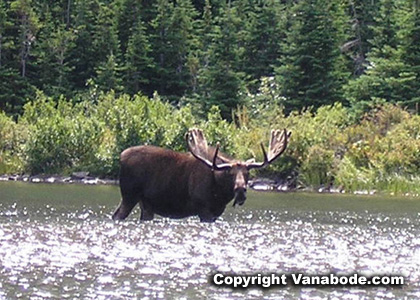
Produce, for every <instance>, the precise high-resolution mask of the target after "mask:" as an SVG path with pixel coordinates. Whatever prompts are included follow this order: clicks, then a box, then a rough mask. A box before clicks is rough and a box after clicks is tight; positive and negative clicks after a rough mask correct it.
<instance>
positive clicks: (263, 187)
mask: <svg viewBox="0 0 420 300" xmlns="http://www.w3.org/2000/svg"><path fill="white" fill-rule="evenodd" d="M0 182H24V183H32V184H38V183H41V184H42V183H44V184H77V185H119V180H118V179H109V178H105V179H104V178H99V177H96V176H90V174H89V173H88V172H74V173H72V174H71V175H68V176H63V175H27V174H24V175H18V174H12V175H9V174H3V175H0ZM248 187H249V188H250V189H252V190H254V191H258V192H277V193H290V192H308V193H317V194H320V193H325V194H355V195H375V194H376V193H377V191H376V190H374V189H372V190H360V191H354V192H348V191H345V190H344V189H342V188H337V187H334V186H332V185H330V186H320V187H319V188H317V189H316V188H311V187H296V186H294V185H293V184H291V183H290V182H287V181H283V182H277V181H275V180H271V179H267V178H254V179H251V180H249V182H248ZM407 196H408V195H407ZM411 196H416V195H411Z"/></svg>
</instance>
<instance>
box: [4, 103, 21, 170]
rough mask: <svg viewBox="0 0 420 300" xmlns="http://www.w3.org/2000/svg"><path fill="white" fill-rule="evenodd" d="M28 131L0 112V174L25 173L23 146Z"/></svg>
mask: <svg viewBox="0 0 420 300" xmlns="http://www.w3.org/2000/svg"><path fill="white" fill-rule="evenodd" d="M26 136H27V131H26V128H25V127H24V126H21V125H19V124H17V123H15V122H14V121H13V120H12V118H11V117H9V116H7V115H6V114H5V113H4V112H3V111H0V174H5V173H20V172H22V171H23V157H22V145H23V143H24V142H25V140H26Z"/></svg>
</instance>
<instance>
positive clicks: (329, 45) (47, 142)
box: [0, 0, 420, 194]
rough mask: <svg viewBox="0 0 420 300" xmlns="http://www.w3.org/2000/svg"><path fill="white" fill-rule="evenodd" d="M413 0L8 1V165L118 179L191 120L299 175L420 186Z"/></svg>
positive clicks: (1, 40) (416, 8) (1, 101)
mask: <svg viewBox="0 0 420 300" xmlns="http://www.w3.org/2000/svg"><path fill="white" fill-rule="evenodd" d="M419 102H420V0H329V1H327V0H304V1H303V0H302V1H301V0H176V1H171V0H153V1H146V0H83V1H80V0H59V1H50V0H43V1H40V0H14V1H11V0H0V173H21V174H23V173H25V174H65V173H69V172H74V171H79V170H83V171H88V172H90V173H92V174H96V175H98V176H102V177H116V176H117V174H118V158H119V153H120V152H121V151H122V150H123V149H125V148H127V147H129V146H132V145H138V144H145V143H148V144H154V145H158V146H162V147H166V148H171V149H174V150H177V151H186V145H185V142H184V138H183V136H184V134H185V132H186V131H187V129H188V128H190V127H193V126H198V127H201V128H203V130H204V131H205V133H206V135H207V136H208V140H209V142H211V143H215V142H217V141H220V143H221V146H222V148H223V151H226V152H228V153H230V154H232V155H235V156H237V157H245V158H249V156H254V157H256V158H257V159H258V158H259V159H261V150H260V146H259V144H260V142H264V143H267V140H268V136H269V131H270V129H272V128H285V127H286V128H288V129H289V130H291V131H292V132H293V133H292V137H291V141H290V145H289V147H288V149H287V151H286V153H285V154H284V156H283V157H281V158H280V159H279V160H278V162H276V163H275V164H273V165H272V166H270V168H268V169H265V170H261V171H259V172H260V173H259V174H257V175H258V176H264V177H270V178H275V179H278V180H280V179H281V180H286V181H289V183H290V184H291V185H294V186H307V187H308V186H309V187H314V188H317V187H319V186H321V185H331V184H333V185H335V186H340V187H342V188H343V189H346V190H356V189H368V190H373V189H375V190H381V191H382V190H383V191H387V192H390V193H406V192H410V193H413V194H418V193H420V188H419V186H420V184H419V183H420V175H419V171H420V116H419Z"/></svg>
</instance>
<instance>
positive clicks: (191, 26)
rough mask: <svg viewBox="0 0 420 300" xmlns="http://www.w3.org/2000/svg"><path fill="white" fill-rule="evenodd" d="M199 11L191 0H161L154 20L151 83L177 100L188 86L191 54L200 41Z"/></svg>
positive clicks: (162, 93) (163, 93)
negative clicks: (198, 33) (196, 33)
mask: <svg viewBox="0 0 420 300" xmlns="http://www.w3.org/2000/svg"><path fill="white" fill-rule="evenodd" d="M196 17H197V12H196V11H195V8H194V7H193V6H192V4H191V1H190V0H180V1H177V2H176V5H174V4H173V3H172V2H170V3H168V2H167V1H163V0H159V1H158V3H157V15H156V18H155V19H154V20H153V23H152V25H153V29H154V32H153V34H152V36H151V41H152V53H154V61H155V64H156V72H155V73H154V74H153V78H152V86H154V89H155V90H157V91H158V92H159V94H160V95H163V96H166V97H167V98H168V99H169V100H170V101H176V100H177V99H179V98H180V97H181V96H182V95H184V93H185V92H186V91H187V90H188V88H189V84H190V82H191V81H190V74H189V69H188V68H187V67H186V63H187V59H188V57H189V54H190V53H191V52H192V51H193V49H194V47H196V45H197V40H196V35H195V30H196V24H195V18H196Z"/></svg>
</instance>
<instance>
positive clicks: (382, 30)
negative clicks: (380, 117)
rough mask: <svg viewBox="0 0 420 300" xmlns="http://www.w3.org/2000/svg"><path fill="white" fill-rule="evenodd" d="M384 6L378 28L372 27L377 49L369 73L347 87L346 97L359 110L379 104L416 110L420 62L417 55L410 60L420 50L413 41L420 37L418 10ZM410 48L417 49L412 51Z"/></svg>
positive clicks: (390, 3)
mask: <svg viewBox="0 0 420 300" xmlns="http://www.w3.org/2000/svg"><path fill="white" fill-rule="evenodd" d="M380 5H381V6H380V10H379V14H378V17H377V18H376V19H375V21H376V23H375V26H372V27H373V28H372V31H373V32H374V33H375V36H374V37H373V38H372V40H371V44H372V47H373V48H372V51H371V52H370V53H369V55H368V64H367V69H366V72H365V74H363V75H362V76H360V77H358V78H356V79H354V80H352V81H350V82H349V84H348V85H347V86H345V97H347V98H348V99H349V100H350V102H351V104H352V106H353V108H354V109H355V110H356V111H364V110H367V109H368V108H369V107H371V106H372V105H375V104H376V103H377V102H378V101H380V102H385V101H386V102H392V103H404V104H405V105H411V106H412V107H413V106H414V105H415V103H418V101H419V99H420V98H419V96H420V95H419V92H418V90H419V88H420V86H419V84H418V78H419V77H418V76H419V74H418V73H416V68H418V65H419V63H420V61H419V60H418V58H417V57H416V56H415V55H414V61H410V55H411V54H414V53H416V50H415V48H417V49H418V50H420V48H418V46H417V44H418V43H417V42H413V40H411V39H410V38H409V36H413V38H414V39H417V38H418V37H419V36H416V33H415V32H416V25H415V24H416V20H415V19H416V13H415V11H416V10H415V9H414V10H412V7H411V6H409V8H408V7H407V6H404V5H401V6H397V5H395V1H389V0H382V1H381V2H380ZM397 7H398V8H397ZM407 8H408V10H407ZM398 20H399V21H398ZM417 30H418V29H417ZM406 34H407V36H406V37H404V35H406ZM398 37H401V38H398ZM400 40H401V41H400ZM410 41H411V42H410ZM407 47H413V48H411V49H409V50H408V49H407ZM417 53H418V54H420V52H419V51H417Z"/></svg>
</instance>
